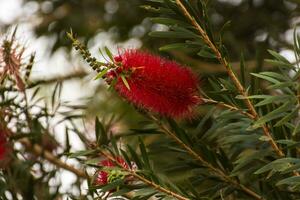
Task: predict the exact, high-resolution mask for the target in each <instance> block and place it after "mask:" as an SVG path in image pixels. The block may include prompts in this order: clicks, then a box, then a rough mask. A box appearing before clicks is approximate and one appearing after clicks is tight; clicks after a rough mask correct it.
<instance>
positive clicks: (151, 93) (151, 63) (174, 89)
mask: <svg viewBox="0 0 300 200" xmlns="http://www.w3.org/2000/svg"><path fill="white" fill-rule="evenodd" d="M115 60H118V61H120V62H121V64H122V69H123V70H122V73H123V74H125V75H126V80H127V82H128V84H129V87H130V90H129V89H128V88H127V87H126V86H125V84H124V81H123V80H122V78H121V77H120V76H118V77H117V83H116V84H115V86H114V87H115V89H116V91H117V92H118V93H119V94H120V95H121V96H123V97H124V98H125V99H127V100H128V101H129V102H131V103H133V104H134V105H136V106H138V107H140V108H144V109H147V110H149V111H152V112H155V113H159V114H161V115H164V116H167V117H171V118H185V117H189V116H191V114H192V109H193V107H194V106H195V105H197V104H199V103H201V102H202V101H201V98H200V97H199V95H198V93H197V84H198V79H197V76H196V75H195V74H193V73H192V71H191V70H189V69H188V68H186V67H183V66H181V65H179V64H178V63H176V62H173V61H169V60H166V59H164V58H161V57H158V56H155V55H152V54H149V53H146V52H141V51H138V50H127V51H125V52H124V53H123V54H121V55H118V56H117V57H115Z"/></svg>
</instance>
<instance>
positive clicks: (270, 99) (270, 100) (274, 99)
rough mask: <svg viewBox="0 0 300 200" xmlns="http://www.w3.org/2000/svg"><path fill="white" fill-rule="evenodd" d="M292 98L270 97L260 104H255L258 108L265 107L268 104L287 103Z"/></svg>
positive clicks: (285, 96) (287, 96)
mask: <svg viewBox="0 0 300 200" xmlns="http://www.w3.org/2000/svg"><path fill="white" fill-rule="evenodd" d="M290 98H291V97H290V96H289V95H279V96H268V97H267V98H265V99H264V100H262V101H260V102H258V103H257V104H255V106H256V107H258V106H264V105H266V104H270V103H275V102H277V103H278V102H286V101H287V100H288V99H290Z"/></svg>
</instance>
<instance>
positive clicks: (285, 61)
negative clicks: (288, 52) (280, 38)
mask: <svg viewBox="0 0 300 200" xmlns="http://www.w3.org/2000/svg"><path fill="white" fill-rule="evenodd" d="M268 52H269V53H270V54H271V55H272V56H273V57H274V58H276V59H277V60H279V61H281V62H283V63H287V64H290V62H289V61H288V60H287V59H286V58H285V57H283V56H282V55H280V54H279V53H277V52H275V51H272V50H268Z"/></svg>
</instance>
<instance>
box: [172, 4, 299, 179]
mask: <svg viewBox="0 0 300 200" xmlns="http://www.w3.org/2000/svg"><path fill="white" fill-rule="evenodd" d="M176 4H177V5H178V7H179V8H180V10H181V11H182V13H183V14H184V15H185V17H186V18H187V19H188V20H189V21H190V22H191V24H192V25H193V26H194V27H195V28H196V30H197V31H198V32H199V34H200V36H201V37H202V39H203V41H204V42H205V43H206V44H207V45H208V46H209V47H210V49H211V50H212V51H213V52H214V54H215V55H216V57H217V59H218V60H219V62H220V63H221V64H223V65H224V66H225V68H226V71H227V74H228V76H229V77H230V79H231V80H232V81H233V83H234V85H235V87H236V88H237V90H238V91H239V93H240V94H241V95H242V96H243V97H245V98H244V102H245V104H246V106H247V108H248V110H249V112H250V114H251V115H253V117H254V119H258V118H259V115H258V113H257V112H256V110H255V108H254V106H253V104H252V102H251V101H250V99H249V98H247V97H248V94H247V92H246V91H245V88H244V87H243V86H242V84H241V83H240V81H239V80H238V78H237V77H236V75H235V74H234V72H233V70H232V68H231V66H230V64H229V63H228V61H227V60H226V58H224V57H223V56H222V54H221V52H220V51H219V49H218V48H217V47H216V46H215V45H214V44H213V43H212V41H211V40H210V38H209V37H208V35H207V34H206V32H205V31H204V30H203V29H202V27H201V26H200V25H199V24H198V22H197V21H196V20H195V18H193V17H192V16H191V15H190V13H189V12H188V11H187V9H186V8H185V6H184V5H183V3H182V2H181V0H176ZM262 129H263V132H264V135H265V136H266V137H267V138H269V140H268V141H269V143H270V144H271V146H272V148H273V149H274V151H275V152H276V154H277V155H278V156H279V157H284V156H285V154H284V153H283V151H282V150H281V149H280V148H279V147H278V145H277V144H276V142H275V141H274V139H273V137H272V135H271V133H270V131H269V129H268V127H267V126H266V125H262ZM298 175H299V174H298V173H297V176H298Z"/></svg>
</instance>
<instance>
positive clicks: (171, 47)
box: [159, 43, 190, 51]
mask: <svg viewBox="0 0 300 200" xmlns="http://www.w3.org/2000/svg"><path fill="white" fill-rule="evenodd" d="M189 46H190V45H188V44H186V43H174V44H169V45H165V46H162V47H160V48H159V50H160V51H170V50H174V49H186V48H189Z"/></svg>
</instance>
